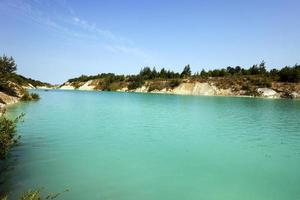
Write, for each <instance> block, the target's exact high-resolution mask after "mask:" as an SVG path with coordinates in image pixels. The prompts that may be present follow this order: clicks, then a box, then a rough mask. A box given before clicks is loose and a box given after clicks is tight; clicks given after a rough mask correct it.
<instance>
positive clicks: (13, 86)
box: [0, 55, 51, 96]
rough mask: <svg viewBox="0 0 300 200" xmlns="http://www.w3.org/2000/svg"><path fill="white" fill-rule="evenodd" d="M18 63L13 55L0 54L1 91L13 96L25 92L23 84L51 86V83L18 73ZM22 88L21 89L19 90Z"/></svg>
mask: <svg viewBox="0 0 300 200" xmlns="http://www.w3.org/2000/svg"><path fill="white" fill-rule="evenodd" d="M16 71H17V64H16V62H15V60H14V59H13V58H12V57H7V56H6V55H3V56H0V91H1V92H4V93H6V94H8V95H11V96H18V95H19V94H18V93H23V91H22V90H21V88H22V86H29V84H31V85H32V86H34V87H37V86H49V87H50V86H51V85H50V84H49V83H44V82H41V81H37V80H33V79H30V78H26V77H24V76H21V75H18V74H16ZM17 90H20V91H17Z"/></svg>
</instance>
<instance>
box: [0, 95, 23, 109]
mask: <svg viewBox="0 0 300 200" xmlns="http://www.w3.org/2000/svg"><path fill="white" fill-rule="evenodd" d="M18 101H19V98H18V97H14V96H10V95H8V94H5V93H4V92H0V107H4V106H5V105H9V104H13V103H17V102H18Z"/></svg>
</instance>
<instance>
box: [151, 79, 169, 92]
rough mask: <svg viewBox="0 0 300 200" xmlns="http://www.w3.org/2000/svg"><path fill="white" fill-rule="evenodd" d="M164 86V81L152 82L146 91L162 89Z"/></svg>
mask: <svg viewBox="0 0 300 200" xmlns="http://www.w3.org/2000/svg"><path fill="white" fill-rule="evenodd" d="M164 88H166V84H165V83H164V82H161V81H160V82H152V83H151V84H150V86H149V88H148V92H151V91H154V90H162V89H164Z"/></svg>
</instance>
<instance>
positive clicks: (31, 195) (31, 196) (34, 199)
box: [0, 189, 69, 200]
mask: <svg viewBox="0 0 300 200" xmlns="http://www.w3.org/2000/svg"><path fill="white" fill-rule="evenodd" d="M41 190H42V189H35V190H28V191H27V192H24V193H23V194H22V195H21V196H20V198H19V200H43V199H56V198H57V197H58V196H59V195H61V194H63V193H65V192H68V191H69V190H68V189H67V190H65V191H63V192H59V193H50V194H48V195H47V196H46V197H43V196H42V195H41ZM0 200H9V198H8V196H4V197H2V198H1V197H0Z"/></svg>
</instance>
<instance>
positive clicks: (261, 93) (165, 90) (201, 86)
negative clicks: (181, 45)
mask: <svg viewBox="0 0 300 200" xmlns="http://www.w3.org/2000/svg"><path fill="white" fill-rule="evenodd" d="M75 85H76V86H77V88H76V87H75V86H74V83H73V84H72V83H70V82H66V83H64V84H63V85H62V86H60V87H59V89H64V90H74V89H78V90H96V85H99V82H98V81H97V80H89V81H87V82H79V83H78V82H77V83H76V84H75ZM150 86H151V82H146V83H145V84H144V85H143V86H141V87H139V88H136V89H133V90H129V89H128V88H127V87H123V88H121V89H117V90H116V91H119V92H138V93H157V94H177V95H201V96H249V97H250V96H258V97H264V98H272V99H274V98H293V99H295V98H299V99H300V90H299V88H298V87H295V88H289V89H288V90H284V88H286V87H287V86H282V85H273V86H274V88H275V89H274V88H273V87H272V88H256V89H255V90H253V91H252V92H251V93H249V91H247V90H242V89H237V87H230V86H228V87H227V88H222V87H221V86H222V85H220V84H219V85H218V86H217V84H216V83H215V82H197V81H195V82H189V81H186V82H183V83H180V84H179V85H178V86H177V87H174V88H170V87H162V88H161V89H154V90H149V88H150Z"/></svg>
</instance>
